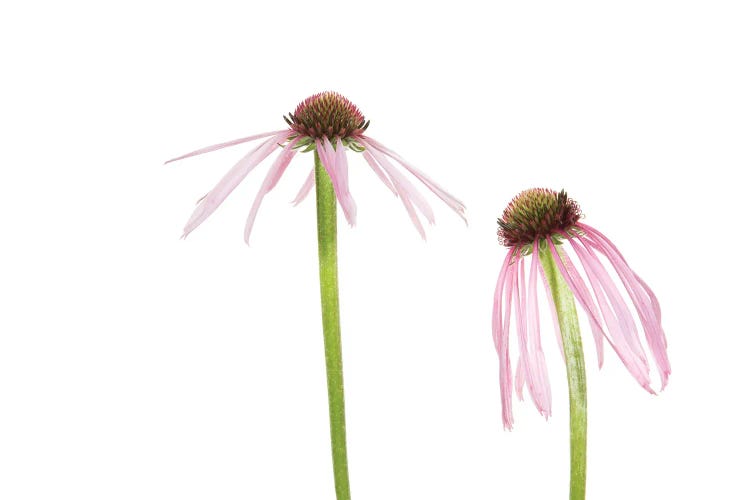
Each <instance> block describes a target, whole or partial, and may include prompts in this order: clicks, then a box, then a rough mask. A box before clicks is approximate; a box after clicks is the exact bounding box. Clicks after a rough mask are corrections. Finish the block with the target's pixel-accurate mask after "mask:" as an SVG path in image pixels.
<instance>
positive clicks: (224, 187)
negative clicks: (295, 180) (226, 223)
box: [182, 131, 287, 238]
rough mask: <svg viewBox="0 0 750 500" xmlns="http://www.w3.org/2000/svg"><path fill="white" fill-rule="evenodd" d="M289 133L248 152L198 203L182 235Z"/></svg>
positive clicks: (185, 234) (201, 218) (204, 218)
mask: <svg viewBox="0 0 750 500" xmlns="http://www.w3.org/2000/svg"><path fill="white" fill-rule="evenodd" d="M286 134H287V132H286V131H285V132H284V133H283V134H277V135H275V136H273V137H271V138H269V139H268V140H266V141H265V142H263V143H262V144H261V145H260V146H258V147H257V148H255V149H254V150H253V151H251V152H249V153H248V154H246V155H245V156H244V157H243V158H242V159H241V160H240V161H238V162H237V164H236V165H235V166H234V167H232V169H231V170H230V171H229V172H227V173H226V175H224V177H222V178H221V180H220V181H219V183H218V184H216V186H215V187H214V188H213V189H212V190H211V191H210V192H209V193H208V194H207V195H206V196H205V197H203V199H202V200H201V201H200V202H199V203H198V206H197V207H195V210H194V211H193V214H192V215H191V216H190V219H189V220H188V221H187V224H185V228H184V230H183V234H182V237H183V238H185V237H187V235H188V234H190V233H191V232H192V231H193V230H194V229H195V228H196V227H198V226H199V225H200V224H201V223H202V222H203V221H205V220H206V219H207V218H208V217H209V216H210V215H211V214H212V213H214V211H215V210H216V209H217V208H218V206H219V205H221V203H222V202H223V201H224V200H225V199H226V198H227V196H229V194H230V193H231V192H232V191H234V189H235V188H236V187H237V186H238V185H239V183H240V182H242V180H243V179H244V178H245V177H247V174H249V173H250V172H251V171H252V170H253V169H254V168H255V167H256V166H258V164H259V163H260V162H262V161H263V160H265V159H266V158H267V157H268V155H270V154H271V153H272V152H273V151H274V150H275V149H276V148H277V147H278V141H279V140H281V139H283V137H284V136H285V135H286Z"/></svg>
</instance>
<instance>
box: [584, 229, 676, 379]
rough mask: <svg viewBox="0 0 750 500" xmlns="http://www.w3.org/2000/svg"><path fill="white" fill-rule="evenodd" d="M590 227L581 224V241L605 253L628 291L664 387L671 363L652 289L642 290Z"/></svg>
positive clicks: (610, 246) (611, 247) (612, 249)
mask: <svg viewBox="0 0 750 500" xmlns="http://www.w3.org/2000/svg"><path fill="white" fill-rule="evenodd" d="M592 229H593V228H589V227H588V226H586V227H585V228H584V230H585V231H586V232H587V234H586V237H585V241H587V242H588V243H589V244H590V245H591V246H592V247H593V248H595V249H596V250H597V251H599V252H600V253H602V254H603V255H604V256H605V257H607V259H608V260H609V262H610V263H611V264H612V267H613V268H614V270H615V272H616V273H617V275H618V276H619V277H620V279H621V280H622V283H623V285H624V287H625V290H626V291H627V292H628V295H630V299H631V300H632V301H633V305H634V306H635V309H636V312H637V313H638V317H639V318H640V320H641V324H642V325H643V331H644V334H645V336H646V342H647V343H648V346H649V349H650V351H651V353H652V355H653V356H654V361H655V362H656V366H657V367H658V368H659V376H660V378H661V383H662V389H664V387H665V386H666V385H667V382H668V380H669V375H670V373H671V366H670V363H669V358H668V356H667V345H666V337H665V335H664V330H663V329H662V326H661V321H659V319H660V310H659V306H658V302H657V303H654V302H653V299H652V295H653V292H651V290H650V289H648V290H646V289H645V288H644V286H643V280H641V279H640V278H638V277H636V275H635V273H634V272H633V271H632V269H630V267H629V266H628V265H627V263H626V262H625V260H624V259H623V258H622V254H620V252H619V251H618V250H617V248H616V247H615V246H614V245H613V244H612V243H611V242H610V241H609V240H608V239H606V238H604V237H603V235H601V233H599V232H598V231H596V230H592ZM654 298H655V297H654Z"/></svg>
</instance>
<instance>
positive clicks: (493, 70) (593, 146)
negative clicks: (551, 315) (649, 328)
mask: <svg viewBox="0 0 750 500" xmlns="http://www.w3.org/2000/svg"><path fill="white" fill-rule="evenodd" d="M207 5H208V4H207ZM746 7H747V5H746V4H745V3H744V2H721V1H711V2H708V1H706V2H692V1H681V2H659V1H630V2H617V3H615V2H593V1H592V2H564V3H563V2H547V3H545V2H502V3H495V2H493V3H490V2H487V3H481V2H474V1H463V2H458V3H456V4H451V5H445V4H441V3H433V4H424V5H422V6H418V5H416V4H410V3H408V2H404V1H401V2H384V1H380V2H368V3H366V4H365V3H357V2H336V3H331V4H324V3H315V2H290V1H287V2H278V3H273V2H249V1H245V2H237V3H226V2H212V3H211V4H210V6H195V5H192V4H191V3H190V2H175V3H174V4H168V3H163V2H127V3H123V4H121V5H115V4H108V3H107V2H91V3H89V4H86V3H81V2H70V1H68V2H49V3H44V2H40V3H34V2H28V3H25V4H24V6H23V7H19V6H18V5H15V6H13V5H5V6H3V7H2V8H1V9H0V52H1V54H2V58H1V59H0V65H1V66H2V75H3V76H2V77H1V78H0V89H2V91H1V92H0V134H1V135H0V137H1V138H2V139H0V141H1V144H2V146H1V147H0V162H1V163H0V165H1V166H0V189H1V190H2V197H0V208H1V209H2V233H0V234H2V236H0V238H2V240H1V241H2V244H1V245H0V253H1V254H2V258H1V259H0V300H1V302H0V303H1V304H2V306H1V309H0V497H1V498H3V499H8V500H11V499H12V500H15V499H56V498H75V499H134V498H138V499H209V498H210V499H218V498H221V499H246V498H258V499H290V498H314V499H324V500H325V499H332V498H333V486H332V477H331V465H330V455H329V444H328V427H327V426H328V422H327V402H326V391H325V373H324V364H323V349H322V338H321V328H320V319H319V302H318V300H319V297H318V282H317V267H316V266H317V264H316V241H315V226H314V224H315V221H314V208H313V207H314V204H313V203H312V201H313V200H312V198H311V199H308V200H307V201H306V202H305V203H304V204H303V205H301V206H299V207H297V208H292V207H291V206H290V204H289V201H290V200H291V199H292V198H293V196H294V194H295V193H296V191H297V189H298V187H299V185H300V183H301V182H302V180H303V179H304V176H305V175H306V173H307V171H308V169H309V167H310V165H311V162H312V158H311V157H310V156H309V155H306V156H302V157H298V158H297V159H295V161H294V163H293V164H292V167H291V168H290V170H289V171H288V173H287V175H286V176H285V177H284V178H283V179H282V181H281V182H280V183H279V186H278V187H277V188H276V190H275V191H274V192H273V193H271V194H270V195H269V196H268V197H267V198H266V201H265V203H264V205H263V206H262V207H261V211H260V214H259V217H258V219H257V223H256V226H255V229H254V232H253V235H252V239H251V245H250V247H249V248H248V247H247V246H245V245H244V243H243V242H242V228H243V225H244V220H245V217H246V214H247V211H248V210H249V207H250V204H251V202H252V197H253V196H254V195H255V192H256V190H257V189H258V187H259V185H260V182H261V179H262V177H263V176H264V175H265V171H266V169H267V166H268V164H269V163H268V162H267V163H265V164H264V165H262V166H261V167H259V168H258V169H257V170H256V171H254V172H253V173H252V174H251V175H250V176H249V177H248V179H247V180H246V181H245V182H244V183H243V185H241V186H240V187H239V188H238V189H237V190H236V191H235V192H234V193H233V194H232V195H231V196H230V198H229V199H228V200H227V201H226V203H225V204H224V205H223V206H222V207H221V208H220V209H219V210H218V211H217V212H216V213H215V214H214V215H213V216H212V217H211V218H210V219H209V220H208V221H207V222H206V223H205V224H204V225H203V226H201V227H200V228H199V229H198V230H196V231H195V233H193V234H192V235H191V236H190V237H189V238H188V239H187V240H186V241H181V240H180V239H179V236H180V230H181V228H182V226H183V224H184V222H185V221H186V220H187V218H188V216H189V215H190V212H191V210H192V208H193V204H194V202H195V200H196V199H197V198H198V197H200V196H201V195H203V194H204V193H205V192H206V191H207V190H208V189H209V188H211V187H212V186H213V185H214V183H215V182H216V181H217V180H218V179H219V178H220V177H221V176H222V175H223V174H224V172H225V171H226V170H227V169H229V168H230V167H231V165H232V164H233V163H234V161H236V159H237V158H239V157H240V156H242V155H243V154H244V152H246V151H247V150H248V148H249V146H238V147H236V148H233V149H230V150H224V151H221V152H216V153H213V154H211V155H206V156H204V157H201V158H198V159H192V160H187V161H184V162H181V163H178V164H171V165H168V166H163V165H162V162H163V161H164V160H166V159H167V158H171V157H172V156H175V155H178V154H180V153H184V152H187V151H190V150H192V149H195V148H197V147H201V146H204V145H207V144H212V143H215V142H221V141H223V140H228V139H233V138H235V137H241V136H245V135H250V134H253V133H258V132H263V131H267V130H275V129H278V128H281V127H283V126H284V123H283V121H282V118H281V117H282V115H283V114H284V113H287V112H289V111H292V110H293V109H294V107H295V106H296V104H297V102H298V101H300V100H301V99H303V98H304V97H306V96H308V95H310V94H312V93H314V92H318V91H321V90H327V89H332V90H337V91H339V92H341V93H343V94H345V95H346V96H348V97H349V98H350V99H352V101H354V102H355V103H356V104H357V105H358V106H359V107H360V108H361V109H362V110H363V112H364V113H365V115H366V116H367V118H369V119H370V120H371V121H372V124H371V126H370V129H369V133H370V134H371V135H372V136H373V137H375V138H377V139H379V140H380V141H381V142H383V143H385V144H386V145H388V146H390V147H392V148H393V149H395V150H396V151H398V152H399V153H401V154H402V155H403V156H405V157H406V158H408V159H409V160H411V161H412V162H413V163H414V164H416V165H418V166H419V167H420V168H422V169H423V170H425V171H426V172H428V173H429V174H430V175H431V176H432V177H434V178H435V179H436V180H438V182H439V183H441V184H442V185H443V186H445V187H446V188H447V189H448V190H449V191H451V192H452V193H454V194H455V195H456V196H458V197H459V198H461V199H462V200H464V201H465V202H466V204H467V206H468V215H469V220H470V224H469V227H468V228H467V227H465V226H464V224H463V223H462V222H461V221H460V220H459V218H458V217H456V216H455V215H454V214H453V213H452V212H450V210H448V209H447V207H445V206H444V205H442V204H441V203H440V202H439V200H437V199H436V198H434V197H433V196H432V195H431V194H430V193H428V192H426V194H428V195H429V199H430V200H431V201H432V202H433V203H432V204H433V207H434V208H435V210H436V213H437V217H438V222H437V225H436V226H435V227H430V228H429V229H428V240H427V242H426V243H425V242H423V241H422V240H421V239H420V238H419V236H418V235H417V233H416V232H415V231H414V229H413V228H412V227H411V224H410V222H409V220H408V217H407V216H406V214H405V213H404V211H403V208H402V207H401V205H400V203H399V202H398V201H397V200H396V199H394V198H393V196H392V195H391V194H390V193H388V192H387V191H386V190H385V188H384V187H383V186H382V185H381V184H380V183H379V181H378V180H377V179H376V178H375V177H374V175H373V174H372V172H371V171H370V170H369V169H368V168H367V167H366V164H365V163H364V161H363V160H362V159H361V158H357V157H356V155H352V156H351V159H350V166H351V174H350V176H351V190H352V193H353V195H354V197H355V199H356V201H357V204H358V206H359V218H358V224H357V226H356V227H355V228H349V227H347V226H346V224H344V223H341V224H340V230H339V236H340V238H339V241H340V248H339V250H340V282H341V304H342V326H343V342H344V366H345V379H346V390H347V395H346V397H347V418H348V432H349V449H350V468H351V481H352V490H353V495H354V498H355V499H358V500H367V499H383V498H388V499H394V500H398V499H413V498H436V499H464V498H467V499H477V500H479V499H500V498H551V499H558V498H559V499H563V498H567V481H568V476H567V474H568V451H567V439H568V435H567V424H568V423H567V408H566V401H567V397H566V387H565V375H564V368H563V365H562V362H561V360H560V357H559V355H558V354H557V347H556V346H555V342H554V336H553V334H552V328H551V325H550V324H549V322H547V321H545V322H544V323H543V336H544V341H545V349H546V351H547V359H548V361H549V365H550V373H551V376H552V379H553V416H552V418H551V419H550V420H549V421H545V420H544V419H543V418H542V417H540V416H539V415H538V414H537V413H536V411H535V410H534V408H533V405H532V404H531V403H530V402H523V403H519V402H514V403H515V404H514V410H515V417H516V428H515V429H514V430H513V431H512V432H504V431H503V430H502V425H501V419H500V398H499V389H498V372H497V357H496V354H495V351H494V347H493V345H492V340H491V332H490V312H491V302H492V294H493V289H494V285H495V280H496V278H497V274H498V271H499V269H500V264H501V261H502V258H503V256H504V250H503V249H502V248H501V247H499V246H498V244H497V241H496V235H495V231H496V224H495V219H496V217H497V216H498V215H499V214H500V213H501V211H502V209H503V208H504V206H505V205H506V203H507V202H508V201H509V200H510V199H511V198H512V197H513V195H515V194H516V193H517V192H518V191H520V190H522V189H525V188H528V187H534V186H547V187H550V188H555V189H559V188H565V189H567V190H568V192H569V193H570V195H571V196H572V197H573V198H574V199H576V200H578V201H579V203H580V204H581V206H582V208H583V210H584V212H585V214H586V222H587V223H589V224H591V225H593V226H595V227H597V228H599V229H600V230H602V231H603V232H604V233H605V234H607V235H609V236H610V237H611V238H612V239H613V240H614V241H615V243H616V244H618V246H619V247H620V249H621V251H622V252H623V253H624V254H625V256H626V257H627V258H628V261H629V263H630V264H631V265H632V266H633V267H634V269H635V270H636V271H637V272H638V273H639V274H641V275H642V276H643V277H644V278H645V279H646V280H647V281H648V283H649V284H650V285H651V286H652V287H653V289H654V290H655V291H656V293H657V294H658V296H659V298H660V299H661V302H662V307H663V314H664V328H665V330H666V332H667V335H668V339H669V354H670V357H671V360H672V364H673V372H674V373H673V377H672V379H671V382H670V384H669V386H668V387H667V389H666V390H665V391H664V392H663V393H661V394H659V395H658V396H657V397H653V396H649V395H648V394H646V393H645V392H644V391H643V390H641V389H640V388H639V386H638V385H637V384H636V383H635V382H634V381H633V380H632V379H631V378H630V376H629V375H628V373H627V372H626V371H625V369H624V368H623V367H622V365H621V364H620V363H619V361H618V360H617V359H616V357H615V355H614V353H613V352H612V351H611V350H609V349H608V350H607V352H606V353H605V355H606V360H605V365H604V368H603V370H601V371H599V370H597V369H596V363H595V361H594V355H593V350H592V342H591V340H592V339H591V337H590V333H589V332H590V331H589V328H588V325H587V324H582V327H583V332H584V341H585V343H586V349H588V350H587V355H588V370H589V407H590V415H589V416H590V434H589V439H590V446H589V460H590V461H589V481H588V489H589V498H591V499H610V500H614V499H631V498H643V499H659V498H688V497H695V498H748V495H749V493H748V491H749V490H750V488H749V487H748V486H747V482H746V477H745V476H746V474H747V464H748V458H747V449H748V446H750V439H749V435H748V427H747V424H746V420H747V413H746V411H745V409H746V404H747V400H748V397H747V380H748V375H747V368H746V366H747V361H746V360H747V357H748V354H747V352H748V348H749V347H750V341H749V340H748V335H749V334H750V327H748V321H749V320H748V315H747V307H748V299H749V298H750V297H749V296H748V292H747V286H748V279H750V276H749V275H748V272H747V258H746V254H747V251H748V237H747V226H748V223H747V220H748V219H747V218H748V215H747V214H748V211H747V206H748V201H747V188H746V183H745V182H746V181H745V180H744V179H745V176H744V175H743V174H744V173H746V171H747V168H748V161H749V160H750V150H749V148H748V132H750V119H749V118H748V117H749V116H750V98H749V96H750V93H749V92H748V89H750V71H749V70H748V56H749V55H750V54H749V52H750V50H749V47H750V35H749V33H750V32H749V31H748V23H750V16H748V10H747V8H746ZM654 373H655V372H654Z"/></svg>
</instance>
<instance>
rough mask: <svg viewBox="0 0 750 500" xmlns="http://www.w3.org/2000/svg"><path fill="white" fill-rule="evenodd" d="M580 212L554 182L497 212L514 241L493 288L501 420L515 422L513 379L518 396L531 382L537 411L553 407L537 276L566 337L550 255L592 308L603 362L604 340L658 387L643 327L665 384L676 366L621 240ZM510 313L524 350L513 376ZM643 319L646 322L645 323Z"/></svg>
mask: <svg viewBox="0 0 750 500" xmlns="http://www.w3.org/2000/svg"><path fill="white" fill-rule="evenodd" d="M580 219H581V211H580V209H579V206H578V204H577V203H576V202H575V201H573V200H572V199H570V198H568V196H567V194H566V193H565V191H560V192H555V191H552V190H549V189H529V190H526V191H523V192H522V193H520V194H519V195H518V196H516V197H515V198H514V199H513V201H511V203H510V204H509V205H508V206H507V208H506V209H505V211H504V212H503V215H502V217H501V218H499V219H498V224H499V226H500V227H499V229H498V237H499V240H500V243H501V244H502V245H504V246H506V247H508V248H509V251H508V254H507V256H506V257H505V261H504V262H503V265H502V269H501V271H500V276H499V278H498V282H497V288H496V290H495V299H494V311H493V327H492V328H493V337H494V342H495V346H496V348H497V353H498V356H499V357H500V392H501V399H502V416H503V425H504V426H505V427H506V428H508V429H510V428H511V427H512V426H513V415H512V409H511V399H512V392H513V386H514V382H515V390H516V394H517V396H518V398H519V399H523V389H524V387H526V388H527V390H528V394H529V395H530V397H531V400H532V401H533V403H534V405H535V406H536V408H537V409H538V410H539V412H540V413H541V414H542V415H544V416H545V417H548V416H549V415H550V412H551V394H550V383H549V379H548V374H547V363H546V361H545V357H544V352H543V351H542V347H541V338H540V324H539V323H540V322H539V305H538V299H537V290H538V288H539V287H538V286H537V278H538V277H541V280H542V283H543V285H542V286H543V287H544V288H545V290H546V295H547V299H548V302H549V305H550V311H551V315H552V319H553V323H554V326H555V330H556V332H557V337H558V342H559V343H560V345H561V346H562V342H563V340H562V339H561V335H560V324H559V320H560V318H558V313H557V310H556V308H555V303H554V301H553V297H552V293H551V290H550V284H549V275H550V269H551V267H550V268H548V267H545V259H546V262H547V263H548V264H549V266H554V267H555V268H556V269H557V271H554V270H552V272H554V273H557V272H558V271H559V276H561V277H562V279H563V280H564V284H565V285H567V286H568V287H569V288H570V290H571V291H572V294H573V297H575V301H576V302H577V303H578V304H579V305H580V306H581V307H582V308H583V310H584V311H585V312H586V316H587V317H588V320H589V323H590V325H591V330H592V332H593V337H594V342H595V345H596V352H597V358H598V363H599V367H600V368H601V366H602V362H603V352H604V343H605V342H606V343H608V344H609V345H610V346H612V348H613V349H614V351H615V353H616V354H617V356H618V357H619V358H620V360H621V361H622V362H623V364H624V365H625V368H627V370H628V371H629V372H630V373H631V375H632V376H633V377H634V378H635V379H636V380H637V381H638V383H639V384H640V385H641V386H642V387H643V388H644V389H645V390H646V391H648V392H650V393H654V390H653V389H652V388H651V379H650V376H649V362H648V360H647V358H646V352H645V350H644V348H643V345H642V343H641V340H640V334H639V331H640V332H642V334H643V337H645V340H646V344H647V345H648V350H649V351H650V353H651V356H652V357H653V361H654V362H655V365H656V367H657V369H658V372H659V376H660V378H661V388H662V389H663V388H664V387H665V386H666V384H667V380H668V378H669V374H670V371H671V370H670V364H669V359H668V358H667V351H666V348H667V341H666V338H665V336H664V331H663V329H662V326H661V310H660V307H659V302H658V300H657V299H656V296H655V295H654V293H653V291H652V290H651V289H650V288H649V287H648V285H646V283H645V282H644V281H643V280H642V279H641V278H640V277H639V276H638V275H637V274H636V273H635V272H634V271H633V270H632V269H631V268H630V266H628V264H627V262H626V261H625V258H624V257H623V256H622V254H621V253H620V252H619V250H618V249H617V247H615V245H614V244H613V243H612V242H611V241H610V240H609V239H608V238H607V237H606V236H604V235H603V234H602V233H601V232H599V231H598V230H596V229H594V228H593V227H591V226H589V225H587V224H584V223H582V222H581V221H580ZM566 242H567V246H568V247H569V249H570V250H572V252H573V253H574V254H575V255H576V257H577V261H578V263H579V264H575V263H574V261H573V260H572V259H571V258H570V256H569V255H568V253H567V252H566V251H565V249H564V248H563V246H565V245H564V243H566ZM526 256H531V262H530V264H529V266H528V267H529V269H528V273H527V271H526V264H525V259H524V257H526ZM602 257H603V260H604V261H606V262H609V264H610V265H611V269H613V270H614V272H615V273H616V274H617V277H618V278H619V281H620V282H621V285H622V286H621V289H622V290H624V291H625V294H623V293H621V289H620V288H618V286H617V285H616V283H615V281H614V280H613V277H612V276H610V273H609V272H608V270H607V268H606V267H605V264H604V263H603V260H602ZM584 275H585V277H586V279H587V280H586V279H584V277H583V276H584ZM562 286H564V285H562ZM625 296H627V297H629V299H630V300H629V301H628V300H627V299H626V297H625ZM571 300H572V299H571ZM628 302H630V306H629V305H628ZM633 311H635V313H636V314H635V315H634V314H633ZM511 316H514V318H515V321H514V322H515V325H516V331H517V337H518V351H519V357H518V363H517V366H516V371H515V381H513V372H512V368H511V362H510V353H509V344H510V338H511V326H510V322H511ZM636 316H637V318H638V320H639V321H637V320H636ZM637 323H640V328H639V327H638V325H637ZM581 354H582V353H581ZM581 360H582V358H581ZM584 393H585V387H584ZM584 396H585V394H584Z"/></svg>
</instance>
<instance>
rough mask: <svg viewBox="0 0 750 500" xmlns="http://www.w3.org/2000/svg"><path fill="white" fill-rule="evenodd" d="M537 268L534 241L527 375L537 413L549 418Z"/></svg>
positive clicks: (548, 396)
mask: <svg viewBox="0 0 750 500" xmlns="http://www.w3.org/2000/svg"><path fill="white" fill-rule="evenodd" d="M539 267H540V266H539V247H538V242H536V241H535V242H534V249H533V252H532V255H531V269H530V271H529V293H528V300H527V301H526V312H527V314H528V320H527V327H528V340H529V357H528V367H527V373H528V376H529V378H530V379H531V380H533V381H534V383H533V384H529V386H530V392H531V396H532V399H533V401H534V404H535V405H536V407H537V410H539V413H541V414H542V415H543V416H544V417H549V416H550V414H551V413H552V391H551V389H550V384H549V374H548V373H547V362H546V360H545V359H544V351H542V339H541V335H540V329H539V302H538V297H537V289H536V282H537V281H536V278H537V273H538V272H539Z"/></svg>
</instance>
